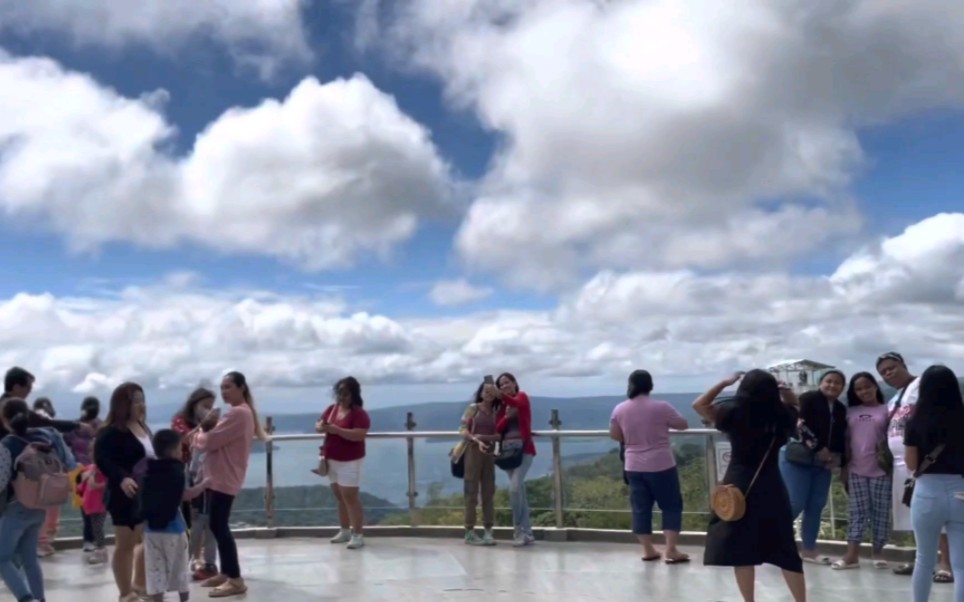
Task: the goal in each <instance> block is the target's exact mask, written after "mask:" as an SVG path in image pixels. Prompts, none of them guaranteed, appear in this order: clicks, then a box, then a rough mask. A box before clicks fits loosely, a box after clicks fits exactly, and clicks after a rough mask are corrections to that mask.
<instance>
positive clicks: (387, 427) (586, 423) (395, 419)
mask: <svg viewBox="0 0 964 602" xmlns="http://www.w3.org/2000/svg"><path fill="white" fill-rule="evenodd" d="M960 383H961V390H962V391H964V378H961V379H960ZM883 392H884V397H885V398H886V399H890V398H891V397H892V396H893V393H894V390H893V389H891V388H890V387H887V386H884V387H883ZM699 395H700V394H699V393H663V394H661V393H656V394H654V395H653V397H655V398H658V399H663V400H665V401H667V402H669V403H670V404H672V405H673V407H675V408H676V409H677V411H679V412H680V413H681V414H682V415H683V416H684V417H685V418H686V419H687V420H688V421H689V423H690V426H693V427H696V426H698V425H699V419H698V417H697V415H696V413H695V412H694V411H693V409H692V407H691V405H692V403H693V401H694V400H695V399H696V398H697V397H698V396H699ZM624 399H625V396H622V395H593V396H586V397H540V396H531V401H532V428H534V429H535V430H537V431H538V430H547V429H549V428H551V426H550V424H549V419H550V416H551V414H552V410H559V418H560V420H561V422H562V424H561V425H560V428H562V429H563V430H595V429H608V428H609V416H610V414H611V413H612V410H613V408H614V407H616V404H618V403H619V402H621V401H623V400H624ZM467 405H468V401H434V402H423V403H416V404H412V405H408V406H394V407H389V408H375V409H369V410H368V414H369V416H370V417H371V420H372V430H373V431H404V430H405V417H406V415H407V413H408V412H412V414H413V415H414V419H415V430H417V431H454V430H456V429H457V428H458V426H459V419H460V418H461V417H462V412H463V411H464V410H465V408H466V406H467ZM178 409H179V407H178V406H171V405H162V406H158V407H156V408H151V409H150V413H151V416H152V418H151V423H152V424H154V423H163V421H164V420H169V419H170V417H171V416H173V414H174V413H175V412H177V410H178ZM322 410H323V407H321V406H320V405H319V409H318V411H317V412H299V413H295V414H275V413H272V412H271V411H270V410H266V409H265V408H263V407H262V408H261V414H262V416H263V417H266V416H272V420H273V421H274V427H275V431H276V432H278V433H299V434H300V433H311V432H314V425H315V421H317V420H318V417H319V416H320V415H321V412H322Z"/></svg>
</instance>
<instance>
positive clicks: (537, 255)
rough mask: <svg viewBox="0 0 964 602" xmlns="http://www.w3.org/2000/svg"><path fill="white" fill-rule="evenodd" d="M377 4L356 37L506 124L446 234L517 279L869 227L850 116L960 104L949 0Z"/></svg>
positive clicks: (774, 255)
mask: <svg viewBox="0 0 964 602" xmlns="http://www.w3.org/2000/svg"><path fill="white" fill-rule="evenodd" d="M375 4H379V3H377V2H369V3H368V5H367V7H366V8H367V10H365V11H363V12H362V13H360V14H361V15H362V16H363V17H367V19H363V22H362V24H361V26H360V31H362V32H363V33H364V37H365V39H367V40H385V41H387V42H386V43H387V45H388V46H389V47H390V52H391V54H392V56H393V57H396V58H397V57H398V56H407V57H408V58H409V59H410V62H411V63H412V64H413V65H415V66H416V67H417V68H420V69H424V70H427V71H428V72H430V73H432V74H435V75H436V76H437V77H438V78H439V79H440V80H441V81H442V82H444V84H445V86H446V90H447V92H448V94H449V97H450V99H451V100H452V102H454V103H455V104H457V105H459V106H463V107H468V108H470V109H473V110H474V111H475V112H476V113H477V115H478V116H479V118H480V120H481V121H482V123H483V124H484V125H485V126H487V127H489V128H491V129H492V130H494V131H495V132H497V133H499V134H501V135H502V136H504V138H505V144H504V148H503V151H502V152H501V153H500V155H499V156H498V157H497V158H496V160H495V161H494V162H493V168H492V169H491V171H490V173H489V174H488V176H487V178H486V180H485V182H484V185H483V186H481V187H480V194H479V196H478V198H477V200H476V201H475V203H474V205H473V206H472V208H471V210H470V211H469V212H468V215H467V217H466V219H465V221H464V224H463V226H462V228H461V231H460V232H459V235H458V238H457V246H458V249H459V251H460V252H461V254H462V255H463V257H464V258H465V260H466V262H467V263H468V264H469V265H471V266H474V267H477V268H482V269H488V270H499V271H501V272H506V273H507V274H508V275H509V276H510V277H512V278H513V280H514V281H515V282H516V283H519V284H524V285H526V286H536V287H542V288H552V287H554V286H558V285H560V284H571V283H572V282H574V278H575V277H577V276H578V275H579V274H580V273H581V272H585V271H594V270H596V269H620V270H638V269H656V270H662V269H687V268H693V269H705V268H709V269H722V268H730V267H734V266H739V265H741V264H745V263H751V262H752V263H756V264H760V263H768V264H770V265H771V266H773V267H776V266H777V265H778V264H780V263H781V262H784V261H786V260H788V259H790V258H793V257H797V256H799V255H801V254H803V253H806V252H808V251H810V250H812V249H814V248H817V247H821V246H825V245H826V244H827V243H828V241H834V240H837V239H839V238H841V236H842V235H850V234H853V233H855V232H857V231H858V230H859V229H860V227H861V218H860V214H859V212H858V211H857V210H856V209H855V205H854V202H853V199H852V198H851V196H850V194H849V190H850V184H851V182H852V180H853V178H854V177H855V175H857V174H859V173H860V171H861V169H862V168H863V167H864V166H865V165H866V163H867V160H866V157H865V156H864V152H863V149H862V147H861V144H860V140H859V138H858V136H857V132H858V129H859V128H860V127H861V126H866V125H870V124H878V123H881V122H887V121H890V120H894V119H898V118H900V117H902V116H906V115H908V114H911V113H913V112H916V111H920V110H926V109H932V108H940V107H962V106H964V68H962V65H964V37H962V36H961V35H960V31H961V28H962V27H964V4H962V3H960V2H955V1H953V0H938V1H936V2H923V3H922V2H915V1H913V0H898V1H893V2H876V1H875V0H855V1H851V2H837V3H819V2H817V3H815V2H805V1H792V2H773V1H764V0H754V1H752V2H748V3H747V2H744V3H741V4H740V9H739V10H736V9H733V8H732V7H729V6H727V5H725V3H724V4H719V5H718V6H715V7H713V8H708V7H707V4H706V3H705V2H700V1H698V0H693V1H683V2H680V1H676V0H673V1H668V0H667V1H652V0H622V1H620V2H595V1H591V0H536V1H534V2H511V1H505V0H473V1H468V2H448V3H446V2H437V1H436V0H416V1H414V2H410V3H404V4H402V5H398V4H390V3H380V4H381V6H380V7H378V8H379V9H380V10H375V9H373V8H372V6H373V5H375ZM393 7H394V8H393ZM376 25H378V26H380V27H381V28H382V31H385V32H387V35H383V36H375V35H372V33H371V32H372V30H373V27H375V26H376ZM400 48H405V49H406V50H404V51H402V50H400ZM788 231H792V232H793V236H787V235H786V233H787V232H788ZM520 246H524V247H525V248H526V253H525V254H521V255H520V254H518V253H516V249H518V248H519V247H520Z"/></svg>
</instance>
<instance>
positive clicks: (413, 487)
mask: <svg viewBox="0 0 964 602" xmlns="http://www.w3.org/2000/svg"><path fill="white" fill-rule="evenodd" d="M416 426H417V425H416V424H415V415H414V414H413V413H412V412H408V413H407V414H406V415H405V429H406V430H407V431H409V432H410V433H411V432H412V431H414V430H415V427H416ZM405 444H406V447H407V448H408V526H409V527H417V526H418V523H419V520H418V500H417V499H416V498H418V490H417V483H416V480H415V436H414V435H409V436H408V437H406V438H405Z"/></svg>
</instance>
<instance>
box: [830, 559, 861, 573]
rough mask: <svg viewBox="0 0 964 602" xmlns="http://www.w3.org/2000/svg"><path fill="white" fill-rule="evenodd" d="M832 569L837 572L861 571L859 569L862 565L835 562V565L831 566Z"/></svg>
mask: <svg viewBox="0 0 964 602" xmlns="http://www.w3.org/2000/svg"><path fill="white" fill-rule="evenodd" d="M830 568H832V569H833V570H835V571H848V570H850V569H859V568H860V563H859V562H844V561H843V560H838V561H836V562H834V563H833V564H831V565H830Z"/></svg>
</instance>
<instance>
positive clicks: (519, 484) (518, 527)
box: [506, 454, 535, 536]
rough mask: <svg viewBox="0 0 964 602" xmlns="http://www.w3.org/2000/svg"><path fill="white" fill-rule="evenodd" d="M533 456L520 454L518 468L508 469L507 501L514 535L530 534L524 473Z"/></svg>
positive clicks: (530, 527) (529, 466)
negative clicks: (510, 507) (520, 460)
mask: <svg viewBox="0 0 964 602" xmlns="http://www.w3.org/2000/svg"><path fill="white" fill-rule="evenodd" d="M533 459H535V456H530V455H529V454H522V464H520V465H519V468H516V469H514V470H508V471H506V473H507V474H508V475H509V503H510V504H511V505H512V526H513V527H515V534H516V536H520V535H530V536H531V535H532V521H531V520H530V519H529V499H528V498H527V497H526V473H528V472H529V468H531V467H532V460H533Z"/></svg>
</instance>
